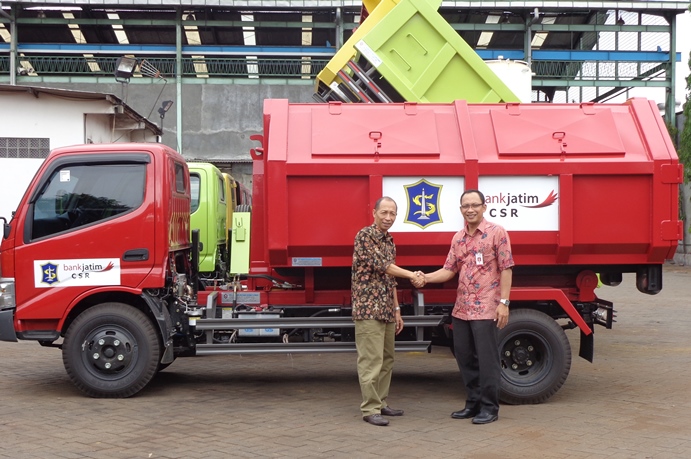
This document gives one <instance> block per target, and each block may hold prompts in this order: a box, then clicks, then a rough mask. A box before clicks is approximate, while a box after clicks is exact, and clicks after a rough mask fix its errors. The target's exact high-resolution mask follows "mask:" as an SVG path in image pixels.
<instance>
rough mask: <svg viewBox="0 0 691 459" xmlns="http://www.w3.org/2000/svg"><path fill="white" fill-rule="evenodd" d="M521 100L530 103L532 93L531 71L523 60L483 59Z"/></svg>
mask: <svg viewBox="0 0 691 459" xmlns="http://www.w3.org/2000/svg"><path fill="white" fill-rule="evenodd" d="M485 63H486V64H487V65H488V66H489V68H491V69H492V71H493V72H494V73H495V74H496V75H497V76H498V77H499V78H501V81H503V82H504V84H506V86H508V87H509V89H510V90H511V91H513V93H514V94H516V96H518V98H519V99H520V101H521V102H524V103H530V102H531V99H532V95H533V72H532V70H530V66H529V65H528V63H527V62H525V61H512V60H510V59H502V58H501V57H500V58H499V59H497V60H491V61H485Z"/></svg>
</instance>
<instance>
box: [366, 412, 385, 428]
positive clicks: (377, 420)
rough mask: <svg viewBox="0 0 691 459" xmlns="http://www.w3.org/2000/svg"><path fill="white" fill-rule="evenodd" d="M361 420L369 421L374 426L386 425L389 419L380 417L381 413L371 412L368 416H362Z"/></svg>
mask: <svg viewBox="0 0 691 459" xmlns="http://www.w3.org/2000/svg"><path fill="white" fill-rule="evenodd" d="M362 420H363V421H365V422H369V423H370V424H372V425H375V426H388V425H389V421H387V420H386V419H384V418H383V417H381V414H372V415H369V416H365V417H363V418H362Z"/></svg>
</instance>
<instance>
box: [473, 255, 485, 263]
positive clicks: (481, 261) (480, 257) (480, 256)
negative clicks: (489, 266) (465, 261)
mask: <svg viewBox="0 0 691 459" xmlns="http://www.w3.org/2000/svg"><path fill="white" fill-rule="evenodd" d="M475 264H476V265H477V266H482V265H483V264H485V262H484V261H483V259H482V252H478V253H476V254H475Z"/></svg>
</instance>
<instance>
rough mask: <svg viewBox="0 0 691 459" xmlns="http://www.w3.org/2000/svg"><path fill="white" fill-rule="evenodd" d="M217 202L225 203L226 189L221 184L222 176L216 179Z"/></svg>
mask: <svg viewBox="0 0 691 459" xmlns="http://www.w3.org/2000/svg"><path fill="white" fill-rule="evenodd" d="M218 200H219V201H221V202H226V187H225V185H224V184H223V176H219V177H218Z"/></svg>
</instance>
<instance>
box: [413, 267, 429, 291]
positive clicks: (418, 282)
mask: <svg viewBox="0 0 691 459" xmlns="http://www.w3.org/2000/svg"><path fill="white" fill-rule="evenodd" d="M410 282H411V283H412V284H413V287H415V288H422V287H424V286H425V284H426V283H427V279H425V273H423V272H422V271H415V272H414V273H413V277H411V278H410Z"/></svg>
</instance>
